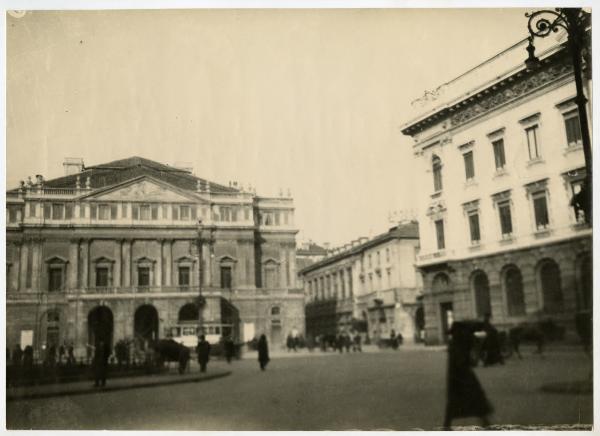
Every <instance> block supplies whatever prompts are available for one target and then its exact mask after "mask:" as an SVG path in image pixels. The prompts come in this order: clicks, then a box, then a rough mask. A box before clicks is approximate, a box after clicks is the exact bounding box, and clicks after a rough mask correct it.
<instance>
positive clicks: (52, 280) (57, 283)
mask: <svg viewBox="0 0 600 436" xmlns="http://www.w3.org/2000/svg"><path fill="white" fill-rule="evenodd" d="M48 276H49V277H48V291H49V292H56V291H60V290H61V289H62V276H63V274H62V268H50V269H49V271H48Z"/></svg>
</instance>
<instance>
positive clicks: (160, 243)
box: [154, 239, 164, 286]
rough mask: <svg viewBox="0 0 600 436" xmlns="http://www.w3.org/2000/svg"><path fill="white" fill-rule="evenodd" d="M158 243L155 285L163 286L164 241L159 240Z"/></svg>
mask: <svg viewBox="0 0 600 436" xmlns="http://www.w3.org/2000/svg"><path fill="white" fill-rule="evenodd" d="M156 241H157V242H158V259H156V274H155V275H154V284H155V285H156V286H162V284H163V281H162V263H163V243H164V239H157V240H156Z"/></svg>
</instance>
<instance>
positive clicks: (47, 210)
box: [44, 203, 52, 220]
mask: <svg viewBox="0 0 600 436" xmlns="http://www.w3.org/2000/svg"><path fill="white" fill-rule="evenodd" d="M51 216H52V205H51V204H50V203H44V218H45V219H47V220H49V219H50V217H51Z"/></svg>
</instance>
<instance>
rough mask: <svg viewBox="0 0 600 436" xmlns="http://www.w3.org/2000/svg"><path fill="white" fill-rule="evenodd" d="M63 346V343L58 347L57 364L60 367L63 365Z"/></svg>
mask: <svg viewBox="0 0 600 436" xmlns="http://www.w3.org/2000/svg"><path fill="white" fill-rule="evenodd" d="M65 351H66V350H65V344H64V342H63V343H62V345H61V346H60V347H58V364H59V365H62V363H63V358H64V357H65Z"/></svg>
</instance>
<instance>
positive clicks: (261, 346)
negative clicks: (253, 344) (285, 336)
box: [258, 335, 270, 371]
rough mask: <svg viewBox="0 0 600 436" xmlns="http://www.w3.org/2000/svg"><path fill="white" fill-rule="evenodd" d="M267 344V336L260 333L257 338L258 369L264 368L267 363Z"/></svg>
mask: <svg viewBox="0 0 600 436" xmlns="http://www.w3.org/2000/svg"><path fill="white" fill-rule="evenodd" d="M269 360H270V359H269V344H267V337H266V336H265V335H260V339H259V340H258V362H259V363H260V369H261V370H262V371H264V370H265V368H266V366H267V363H269Z"/></svg>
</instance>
